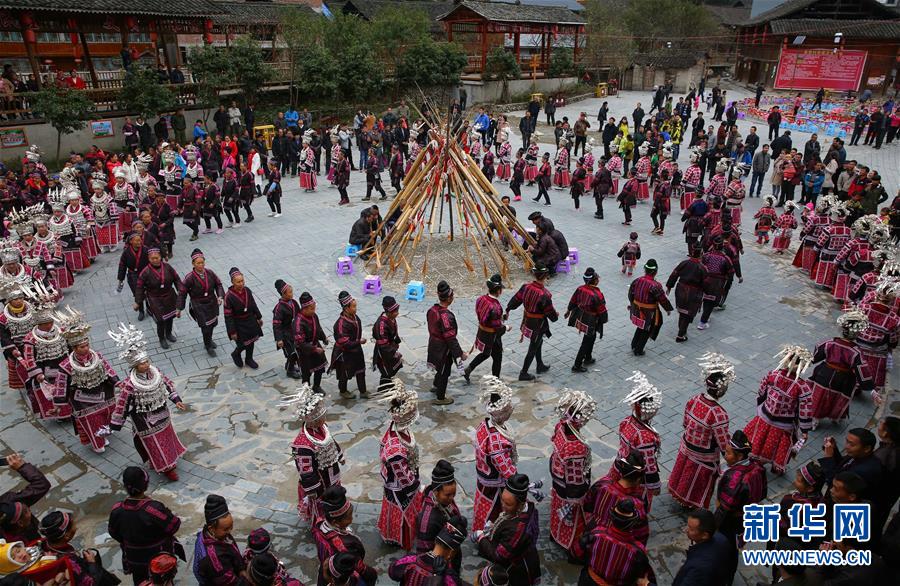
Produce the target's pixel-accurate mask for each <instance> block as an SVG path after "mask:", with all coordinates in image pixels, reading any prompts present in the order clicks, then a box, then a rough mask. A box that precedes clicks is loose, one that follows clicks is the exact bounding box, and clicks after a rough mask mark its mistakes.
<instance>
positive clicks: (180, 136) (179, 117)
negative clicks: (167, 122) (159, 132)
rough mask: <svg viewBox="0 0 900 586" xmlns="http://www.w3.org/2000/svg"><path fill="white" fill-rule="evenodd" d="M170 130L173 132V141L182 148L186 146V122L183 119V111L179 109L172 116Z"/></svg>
mask: <svg viewBox="0 0 900 586" xmlns="http://www.w3.org/2000/svg"><path fill="white" fill-rule="evenodd" d="M172 130H174V131H175V141H176V142H177V143H178V144H180V145H181V146H184V145H186V144H187V135H186V133H185V131H186V130H187V121H186V120H185V119H184V110H182V109H181V108H179V109H178V110H176V111H175V113H174V114H172Z"/></svg>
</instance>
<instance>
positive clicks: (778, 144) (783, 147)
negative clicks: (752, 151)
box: [770, 130, 792, 158]
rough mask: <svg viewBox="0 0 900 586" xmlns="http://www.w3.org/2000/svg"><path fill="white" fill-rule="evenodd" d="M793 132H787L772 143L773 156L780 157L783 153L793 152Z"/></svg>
mask: <svg viewBox="0 0 900 586" xmlns="http://www.w3.org/2000/svg"><path fill="white" fill-rule="evenodd" d="M791 144H792V143H791V131H790V130H785V131H784V134H782V135H781V136H779V137H778V138H776V139H775V140H773V141H772V144H771V145H770V146H771V147H772V156H773V157H776V158H777V157H778V156H779V155H780V154H781V153H782V152H784V151H788V152H790V150H791Z"/></svg>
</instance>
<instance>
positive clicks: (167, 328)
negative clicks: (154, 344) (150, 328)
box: [156, 317, 174, 342]
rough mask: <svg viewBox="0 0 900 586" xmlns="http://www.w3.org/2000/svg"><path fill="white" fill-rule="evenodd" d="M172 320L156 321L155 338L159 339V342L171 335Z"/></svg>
mask: <svg viewBox="0 0 900 586" xmlns="http://www.w3.org/2000/svg"><path fill="white" fill-rule="evenodd" d="M173 321H174V318H171V317H170V318H169V319H162V320H157V322H156V337H157V338H159V340H160V342H161V341H162V340H163V338H165V337H166V336H171V335H172V322H173Z"/></svg>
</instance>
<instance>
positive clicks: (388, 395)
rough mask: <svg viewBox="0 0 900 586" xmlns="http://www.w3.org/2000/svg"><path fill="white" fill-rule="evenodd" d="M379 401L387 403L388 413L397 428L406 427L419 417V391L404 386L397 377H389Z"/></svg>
mask: <svg viewBox="0 0 900 586" xmlns="http://www.w3.org/2000/svg"><path fill="white" fill-rule="evenodd" d="M381 402H382V403H387V404H388V414H389V415H390V416H391V421H393V422H394V426H395V427H396V428H397V429H407V428H408V427H409V426H411V425H412V424H413V423H415V422H416V420H417V419H418V418H419V405H418V403H419V393H417V392H416V391H414V390H413V389H408V388H406V385H404V384H403V381H401V380H400V379H399V378H393V379H391V383H390V385H387V386H386V388H385V391H384V395H383V397H382V398H381Z"/></svg>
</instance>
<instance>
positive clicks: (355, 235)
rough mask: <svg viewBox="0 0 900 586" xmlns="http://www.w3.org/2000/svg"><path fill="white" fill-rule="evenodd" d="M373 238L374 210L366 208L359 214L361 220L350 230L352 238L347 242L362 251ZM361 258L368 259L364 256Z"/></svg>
mask: <svg viewBox="0 0 900 586" xmlns="http://www.w3.org/2000/svg"><path fill="white" fill-rule="evenodd" d="M371 238H372V210H371V208H366V209H364V210H363V211H361V212H360V213H359V219H358V220H356V221H355V222H354V223H353V227H352V228H350V236H349V238H348V239H347V241H348V242H349V243H350V244H352V245H353V246H358V247H359V248H360V249H362V248H365V246H366V245H367V244H368V243H369V240H370V239H371ZM359 257H360V258H362V259H365V258H366V257H365V256H364V255H362V254H360V255H359Z"/></svg>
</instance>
